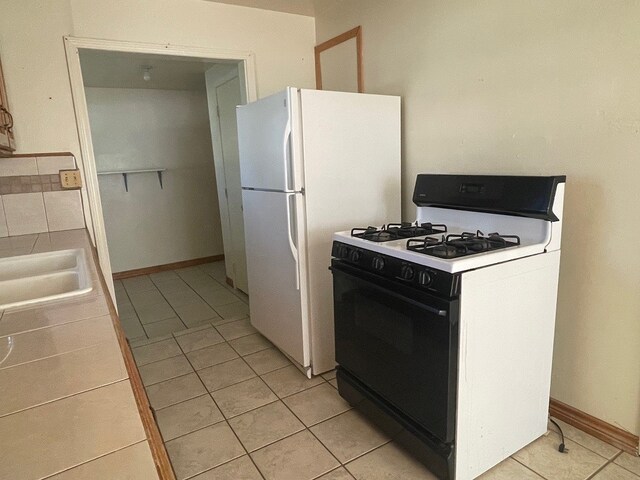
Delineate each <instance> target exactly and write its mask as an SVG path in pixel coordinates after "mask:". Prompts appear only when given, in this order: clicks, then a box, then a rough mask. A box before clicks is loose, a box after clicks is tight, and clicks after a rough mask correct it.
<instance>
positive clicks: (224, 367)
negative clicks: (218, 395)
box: [198, 358, 256, 392]
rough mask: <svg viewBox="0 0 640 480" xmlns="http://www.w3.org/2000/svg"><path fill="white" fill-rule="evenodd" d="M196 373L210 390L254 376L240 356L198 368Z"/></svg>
mask: <svg viewBox="0 0 640 480" xmlns="http://www.w3.org/2000/svg"><path fill="white" fill-rule="evenodd" d="M198 375H200V378H201V379H202V382H203V383H204V384H205V386H206V387H207V390H209V391H210V392H213V391H215V390H220V389H221V388H225V387H228V386H230V385H234V384H236V383H240V382H242V381H244V380H248V379H250V378H253V377H255V376H256V374H255V373H254V372H253V370H251V368H249V366H248V365H247V364H246V363H245V362H244V361H243V360H242V359H241V358H237V359H235V360H230V361H228V362H225V363H220V364H218V365H213V366H211V367H207V368H203V369H202V370H198Z"/></svg>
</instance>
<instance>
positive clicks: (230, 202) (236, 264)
mask: <svg viewBox="0 0 640 480" xmlns="http://www.w3.org/2000/svg"><path fill="white" fill-rule="evenodd" d="M216 99H217V103H218V118H219V120H218V122H219V125H220V143H221V147H222V162H223V164H224V176H225V184H226V198H227V209H228V212H229V234H230V235H229V242H230V245H229V248H228V251H230V252H231V256H232V258H231V263H232V272H233V283H234V286H235V287H236V288H238V289H239V290H242V291H243V292H248V291H249V288H248V283H247V259H246V254H245V242H244V219H243V213H242V189H241V187H240V160H239V156H238V129H237V122H236V106H237V105H240V103H241V98H240V80H239V78H238V77H237V76H236V77H234V78H232V79H230V80H228V81H226V82H225V83H223V84H221V85H218V86H217V87H216Z"/></svg>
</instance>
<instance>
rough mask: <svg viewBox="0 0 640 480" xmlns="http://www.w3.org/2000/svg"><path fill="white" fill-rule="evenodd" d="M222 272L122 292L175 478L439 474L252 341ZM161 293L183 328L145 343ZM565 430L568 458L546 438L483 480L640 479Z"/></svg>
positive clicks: (330, 390) (214, 269) (204, 270)
mask: <svg viewBox="0 0 640 480" xmlns="http://www.w3.org/2000/svg"><path fill="white" fill-rule="evenodd" d="M220 269H221V267H220V266H219V265H218V264H210V265H205V266H202V267H194V268H190V269H185V270H179V271H175V272H165V273H162V274H158V275H151V276H150V277H137V278H134V279H129V280H128V281H127V280H125V281H124V282H123V285H119V286H118V290H119V298H126V299H129V298H130V299H131V302H130V305H131V308H132V309H133V310H134V311H135V313H136V314H137V315H136V317H135V318H136V319H138V321H139V322H140V328H142V329H143V331H144V332H145V335H144V337H143V335H138V337H139V338H137V339H136V340H135V341H132V347H133V353H134V356H135V358H136V362H137V363H138V366H139V369H140V373H141V376H142V380H143V382H144V384H145V388H146V390H147V394H148V396H149V400H150V402H151V405H152V406H153V408H154V409H155V410H156V416H157V419H158V424H159V427H160V431H161V433H162V435H163V437H164V440H165V444H166V446H167V451H168V452H169V456H170V458H171V461H172V464H173V467H174V469H175V471H176V474H177V477H178V479H179V480H184V479H194V480H214V479H215V480H260V479H265V480H315V479H317V480H353V479H357V480H382V479H385V480H389V479H397V480H414V479H416V480H417V479H424V480H430V479H434V478H435V477H434V476H433V475H432V474H431V473H429V471H428V470H426V468H425V467H424V466H422V465H421V464H420V463H419V462H417V461H416V460H415V459H414V458H412V457H411V456H410V455H409V454H408V453H407V452H406V451H405V450H403V448H402V447H401V446H400V445H399V443H398V440H399V439H400V436H401V435H404V433H403V432H398V431H397V430H395V429H392V428H388V429H381V428H379V427H377V426H374V425H373V424H372V423H370V422H369V421H368V420H367V419H366V418H365V417H363V416H362V415H361V414H360V413H359V412H358V411H357V410H355V409H353V408H351V407H350V406H349V405H348V404H347V403H346V402H345V401H343V400H342V398H341V397H340V396H339V394H338V392H337V390H336V381H335V376H334V373H328V374H325V375H322V376H319V377H315V378H313V379H311V380H309V379H307V378H306V377H305V376H304V375H302V374H301V373H300V372H299V371H298V369H297V368H296V367H295V366H294V365H292V364H291V363H290V362H289V360H288V359H286V357H284V356H283V355H282V354H281V353H280V352H278V351H277V350H276V349H274V348H273V346H272V345H271V344H270V343H269V342H268V341H267V340H266V339H265V338H264V337H262V336H261V335H260V334H259V333H257V332H256V331H255V330H254V329H253V327H252V326H251V324H250V323H249V320H248V318H246V315H247V314H248V310H246V303H244V302H246V297H245V296H244V295H242V294H239V293H237V292H234V291H232V290H231V289H228V288H227V287H226V286H225V285H224V284H222V283H221V281H220V280H223V279H222V277H221V274H220V271H221V270H220ZM216 275H217V276H218V279H216ZM211 280H213V281H215V282H217V283H218V284H219V286H216V285H215V284H213V283H212V282H211ZM156 291H158V292H160V293H161V294H162V296H163V298H164V300H165V301H166V303H167V304H168V305H169V306H170V308H171V309H172V310H173V311H174V313H175V315H173V316H171V317H170V318H174V319H179V321H180V322H182V323H184V326H183V327H182V328H180V329H177V330H173V329H172V328H171V329H169V331H168V332H167V331H165V332H163V334H162V336H159V337H152V338H151V339H147V338H146V335H148V334H149V331H148V330H147V328H146V327H147V325H150V324H154V323H159V322H161V321H163V320H158V321H145V320H153V317H152V316H145V314H143V315H142V316H140V315H139V314H138V312H139V310H138V309H140V311H143V312H144V311H145V307H149V308H146V311H154V310H153V307H150V306H151V305H154V303H153V302H151V299H155V300H159V297H158V296H157V295H155V294H153V293H148V292H156ZM145 292H146V294H145ZM214 292H218V293H216V294H215V295H214V294H213V293H214ZM222 292H224V293H231V294H232V295H233V296H234V298H231V297H229V296H226V295H224V294H223V293H222ZM123 294H125V295H126V297H124V295H123ZM221 298H226V300H224V301H225V302H226V301H229V303H224V305H223V306H227V305H236V306H234V307H233V308H227V309H225V310H224V312H225V313H226V312H229V311H232V312H233V314H232V315H230V316H229V317H226V318H225V316H224V315H223V314H221V313H220V310H221V309H216V307H219V306H220V304H219V303H218V302H219V301H220V300H219V299H221ZM235 298H237V299H239V300H240V301H239V302H238V301H236V300H235ZM199 300H202V301H204V304H203V303H202V302H200V301H199ZM160 303H162V302H160ZM205 304H206V305H205ZM240 304H243V305H245V307H241V306H240ZM195 305H197V306H195ZM163 308H166V307H157V311H163ZM121 310H122V306H121ZM180 312H182V314H183V315H184V317H183V315H180ZM194 312H196V313H194ZM243 313H244V315H242V314H243ZM240 317H243V318H240ZM129 318H134V317H133V316H131V317H129ZM131 323H133V322H131ZM185 327H191V328H188V329H186V328H185ZM129 328H131V327H129ZM139 332H140V330H137V331H136V333H139ZM151 333H152V334H153V330H152V331H151ZM562 426H563V428H564V431H565V436H566V437H567V442H566V444H567V447H568V449H569V453H568V454H561V453H559V452H558V451H557V446H558V444H559V436H558V435H557V434H556V433H554V432H549V433H548V434H547V435H546V436H543V437H541V438H540V439H538V440H536V441H535V442H533V443H532V444H530V445H529V446H527V447H525V448H524V449H522V450H521V451H519V452H517V453H516V454H514V455H513V456H512V457H511V458H509V459H507V460H506V461H504V462H502V463H501V464H500V465H498V466H496V467H495V468H494V469H492V470H491V471H489V472H487V473H486V474H484V475H482V476H481V477H480V478H481V479H482V480H520V479H522V480H529V479H531V480H536V479H537V480H540V479H547V480H587V479H594V480H640V458H638V457H633V456H631V455H629V454H627V453H621V452H620V450H618V449H616V448H614V447H612V446H610V445H607V444H606V443H603V442H601V441H600V440H597V439H595V438H594V437H591V436H589V435H587V434H586V433H584V432H581V431H580V430H577V429H575V428H572V427H570V426H569V425H566V424H562Z"/></svg>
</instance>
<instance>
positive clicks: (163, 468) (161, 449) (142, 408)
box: [91, 247, 176, 480]
mask: <svg viewBox="0 0 640 480" xmlns="http://www.w3.org/2000/svg"><path fill="white" fill-rule="evenodd" d="M91 251H92V254H93V261H94V263H95V265H96V269H97V271H98V277H99V278H100V283H101V285H102V289H103V292H104V293H105V296H104V298H105V300H106V302H107V305H108V307H109V313H110V315H111V320H112V322H113V328H114V329H115V332H116V336H117V337H118V343H119V344H120V350H121V352H122V357H123V360H124V364H125V367H126V368H127V374H128V375H129V382H130V383H131V388H132V390H133V396H134V398H135V400H136V404H137V405H138V412H139V413H140V419H141V420H142V425H143V427H144V431H145V433H146V435H147V442H148V443H149V448H150V450H151V456H152V457H153V462H154V463H155V465H156V470H157V472H158V478H159V479H160V480H176V475H175V473H174V471H173V467H172V466H171V461H170V460H169V455H168V454H167V450H166V448H165V446H164V442H163V440H162V435H161V434H160V430H159V428H158V425H157V423H156V420H155V416H154V413H153V410H152V408H151V404H150V403H149V398H148V397H147V393H146V391H145V389H144V385H143V383H142V379H141V378H140V372H138V367H137V366H136V362H135V360H134V359H133V353H131V348H130V347H129V342H128V341H127V337H126V336H125V333H124V330H123V329H122V325H120V319H119V317H118V313H117V312H116V308H115V306H114V304H113V301H112V300H111V297H110V296H109V295H107V292H108V291H107V284H106V282H105V280H104V275H103V273H102V269H101V268H100V263H99V262H98V251H97V250H96V249H95V247H92V248H91Z"/></svg>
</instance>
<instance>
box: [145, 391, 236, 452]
mask: <svg viewBox="0 0 640 480" xmlns="http://www.w3.org/2000/svg"><path fill="white" fill-rule="evenodd" d="M156 418H157V420H158V427H160V432H161V433H162V438H163V439H164V441H165V442H166V441H168V440H172V439H174V438H176V437H179V436H182V435H185V434H187V433H191V432H193V431H195V430H199V429H201V428H203V427H207V426H209V425H213V424H214V423H218V422H221V421H222V420H224V417H223V416H222V413H221V412H220V410H219V409H218V407H217V406H216V404H215V402H214V401H213V399H212V398H211V396H210V395H208V394H207V395H202V396H200V397H196V398H192V399H191V400H187V401H185V402H181V403H177V404H175V405H172V406H170V407H167V408H163V409H161V410H156Z"/></svg>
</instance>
